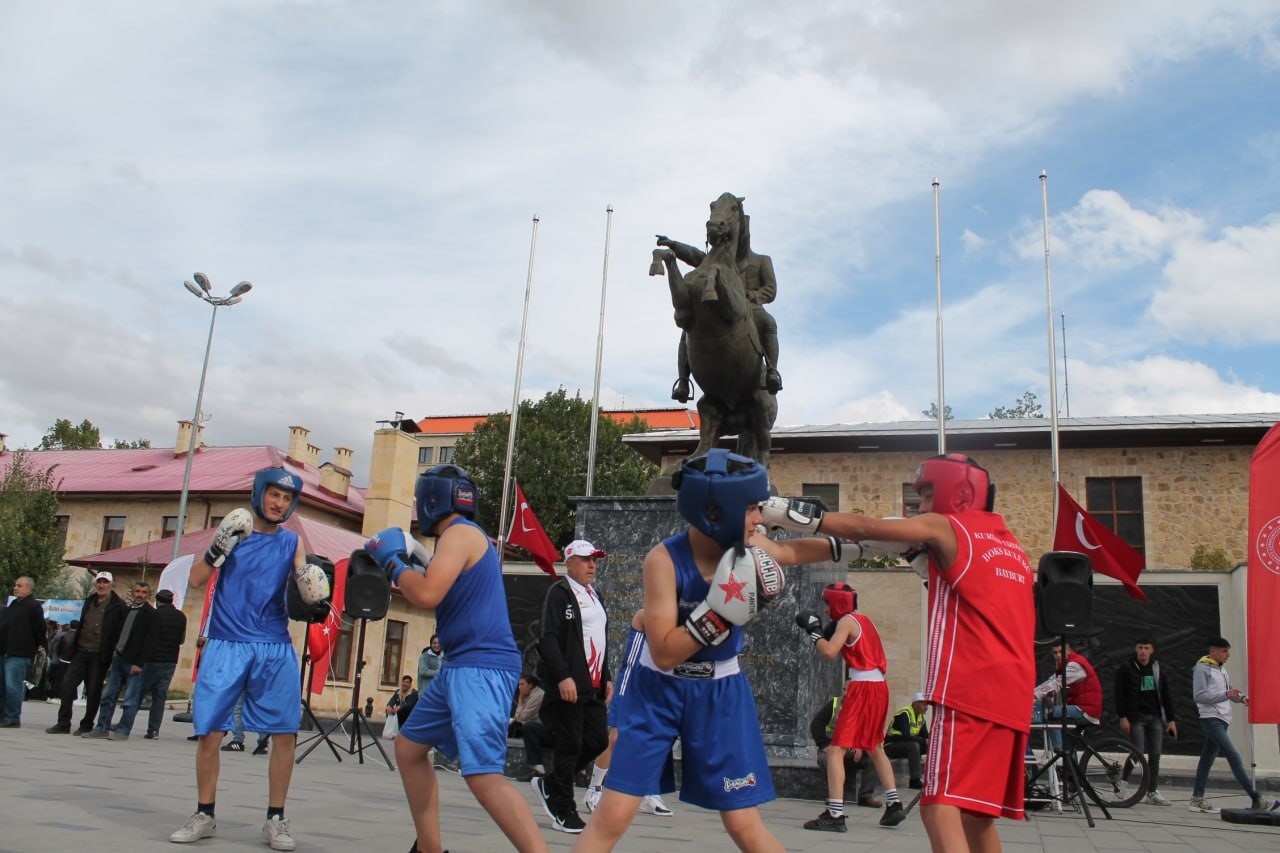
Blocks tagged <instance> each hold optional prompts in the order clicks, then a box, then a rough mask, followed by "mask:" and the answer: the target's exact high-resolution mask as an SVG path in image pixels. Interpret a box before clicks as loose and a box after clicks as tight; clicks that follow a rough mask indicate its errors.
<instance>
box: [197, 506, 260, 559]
mask: <svg viewBox="0 0 1280 853" xmlns="http://www.w3.org/2000/svg"><path fill="white" fill-rule="evenodd" d="M252 532H253V516H252V515H251V514H250V513H249V510H247V509H244V508H243V507H240V508H238V509H233V510H231V512H229V513H227V517H226V518H224V519H222V523H221V524H219V525H218V530H217V532H215V533H214V534H213V541H212V542H210V543H209V550H207V551H205V552H204V561H205V563H207V564H208V565H209V567H210V568H214V569H220V568H222V564H223V563H225V562H226V561H227V557H229V556H230V555H231V552H232V551H234V550H235V547H236V546H237V545H239V544H240V543H241V542H243V541H244V540H245V539H248V538H249V534H250V533H252Z"/></svg>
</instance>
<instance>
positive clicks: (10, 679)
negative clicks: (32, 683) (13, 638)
mask: <svg viewBox="0 0 1280 853" xmlns="http://www.w3.org/2000/svg"><path fill="white" fill-rule="evenodd" d="M30 666H31V658H15V657H10V656H9V655H5V657H4V712H3V714H2V715H0V717H2V719H0V722H4V723H20V722H22V700H23V699H26V698H27V668H28V667H30Z"/></svg>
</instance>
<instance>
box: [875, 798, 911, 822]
mask: <svg viewBox="0 0 1280 853" xmlns="http://www.w3.org/2000/svg"><path fill="white" fill-rule="evenodd" d="M906 819H907V811H906V809H904V808H903V807H902V803H889V805H887V806H885V810H884V814H883V815H881V817H880V825H881V826H897V825H898V824H900V823H902V822H903V821H904V820H906Z"/></svg>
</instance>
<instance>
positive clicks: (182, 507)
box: [171, 272, 253, 560]
mask: <svg viewBox="0 0 1280 853" xmlns="http://www.w3.org/2000/svg"><path fill="white" fill-rule="evenodd" d="M195 280H196V283H195V284H192V283H191V282H189V281H184V282H183V283H182V286H183V287H185V288H186V289H187V290H188V291H190V292H191V295H192V296H195V297H197V298H198V299H201V300H203V301H205V302H208V303H209V304H210V305H212V306H213V316H212V317H211V318H210V319H209V339H208V340H207V341H206V342H205V345H204V366H203V367H201V368H200V387H199V389H198V390H197V391H196V413H195V414H194V415H192V417H191V443H190V444H189V445H188V446H187V467H186V470H184V471H183V472H182V496H181V497H180V498H179V499H178V529H177V530H176V531H174V534H173V557H172V558H171V559H174V560H176V559H178V553H179V551H180V550H181V548H182V533H183V531H184V530H186V529H187V497H188V495H189V494H190V489H191V463H192V461H194V460H195V458H196V441H197V440H198V438H199V435H200V406H201V404H202V403H203V402H204V379H205V376H206V375H208V373H209V351H210V350H211V349H213V326H214V324H215V323H217V322H218V309H219V308H222V307H223V306H227V305H235V304H236V303H237V302H239V301H240V300H241V299H242V298H243V297H244V295H245V294H246V293H248V292H249V291H250V290H252V289H253V285H252V284H250V283H249V282H247V281H242V282H240V283H239V284H237V285H236V286H235V287H233V288H231V295H230V296H214V295H213V294H212V293H211V292H210V291H211V290H212V289H213V286H212V285H211V284H210V283H209V277H208V276H207V275H205V274H204V273H202V272H198V273H196V274H195ZM196 285H199V286H198V287H197V286H196Z"/></svg>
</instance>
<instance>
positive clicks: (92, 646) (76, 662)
mask: <svg viewBox="0 0 1280 853" xmlns="http://www.w3.org/2000/svg"><path fill="white" fill-rule="evenodd" d="M114 582H115V578H114V577H112V575H111V572H98V573H97V574H96V575H94V577H93V588H94V591H93V594H92V595H90V596H89V597H88V598H86V599H85V600H84V607H83V608H81V610H80V630H79V631H77V632H76V639H75V642H74V643H72V646H71V663H70V664H68V665H67V671H66V673H65V674H64V675H63V676H62V704H61V705H59V706H58V722H56V723H54V724H53V725H52V726H50V727H49V728H47V729H45V731H46V732H48V733H49V734H51V735H53V734H70V733H71V714H72V710H73V705H74V703H75V701H76V690H77V688H79V687H80V685H81V684H82V683H83V684H84V702H85V707H84V716H83V717H82V718H81V719H80V727H79V728H78V729H76V732H75V733H76V734H77V735H83V734H87V733H88V732H91V731H93V723H94V720H95V719H96V718H97V716H98V705H99V703H100V702H101V701H102V682H103V679H105V678H106V673H107V664H108V663H110V662H111V654H112V652H113V651H115V647H116V640H117V639H119V637H120V629H121V628H122V627H123V626H124V616H125V611H126V610H128V609H129V608H128V607H127V606H126V605H125V603H124V599H123V598H121V597H120V596H118V595H116V594H115V591H114V590H113V589H112V588H111V585H112V584H113V583H114Z"/></svg>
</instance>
